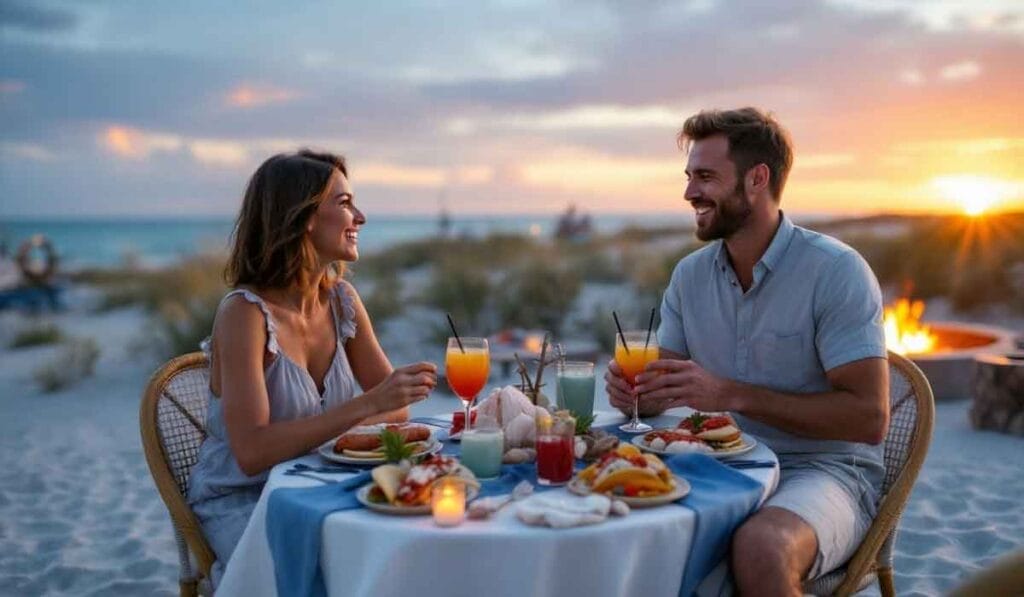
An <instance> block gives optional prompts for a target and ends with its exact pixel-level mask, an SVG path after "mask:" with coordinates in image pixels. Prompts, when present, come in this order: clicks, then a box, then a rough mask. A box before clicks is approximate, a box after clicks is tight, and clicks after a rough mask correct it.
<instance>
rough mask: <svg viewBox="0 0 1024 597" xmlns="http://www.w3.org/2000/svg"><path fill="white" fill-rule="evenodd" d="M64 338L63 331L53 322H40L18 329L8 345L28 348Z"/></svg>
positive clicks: (14, 347) (13, 347)
mask: <svg viewBox="0 0 1024 597" xmlns="http://www.w3.org/2000/svg"><path fill="white" fill-rule="evenodd" d="M63 339H64V332H63V331H62V330H61V329H60V327H58V326H57V325H55V324H53V323H40V324H36V325H31V326H29V327H27V328H24V329H22V330H20V331H18V333H17V334H15V336H14V339H12V340H11V343H10V344H9V347H10V348H12V349H18V348H29V347H32V346H44V345H47V344H56V343H57V342H60V341H61V340H63Z"/></svg>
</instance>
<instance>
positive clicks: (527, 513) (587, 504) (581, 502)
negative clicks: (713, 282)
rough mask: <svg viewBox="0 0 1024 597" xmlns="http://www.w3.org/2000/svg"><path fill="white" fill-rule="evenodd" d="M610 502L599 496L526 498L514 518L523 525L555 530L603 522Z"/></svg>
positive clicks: (606, 516)
mask: <svg viewBox="0 0 1024 597" xmlns="http://www.w3.org/2000/svg"><path fill="white" fill-rule="evenodd" d="M611 508H612V501H611V500H610V499H608V498H607V497H605V496H603V495H600V494H596V493H595V494H591V495H588V496H586V497H579V496H571V495H570V496H567V495H537V496H532V497H529V498H527V499H526V500H525V501H524V502H523V503H521V504H519V507H518V508H517V509H516V517H517V518H519V520H521V521H523V522H524V523H526V524H529V525H534V526H547V527H551V528H554V529H564V528H569V527H578V526H585V525H588V524H597V523H599V522H604V520H605V519H606V518H608V514H609V513H610V512H611Z"/></svg>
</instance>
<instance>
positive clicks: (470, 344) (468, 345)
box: [444, 338, 491, 429]
mask: <svg viewBox="0 0 1024 597" xmlns="http://www.w3.org/2000/svg"><path fill="white" fill-rule="evenodd" d="M460 340H461V343H460V342H459V341H460ZM444 366H445V377H447V378H448V386H449V387H450V388H451V389H452V392H454V393H455V395H456V396H458V397H459V398H461V399H462V401H463V403H465V405H466V421H467V422H471V419H472V417H471V416H470V406H471V405H472V404H473V400H474V399H475V398H476V395H477V394H479V393H480V390H482V389H484V386H485V385H486V384H487V376H488V374H489V373H490V371H491V353H490V351H489V350H488V346H487V339H486V338H459V339H458V340H457V339H455V338H448V350H447V352H446V353H445V359H444ZM469 427H470V425H469V423H467V424H466V429H469Z"/></svg>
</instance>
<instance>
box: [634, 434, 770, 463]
mask: <svg viewBox="0 0 1024 597" xmlns="http://www.w3.org/2000/svg"><path fill="white" fill-rule="evenodd" d="M655 431H658V430H657V429H655ZM740 438H741V439H742V440H743V445H742V446H737V447H735V448H732V449H731V450H712V451H711V452H700V451H697V450H693V451H692V452H666V451H665V450H655V449H654V448H652V447H650V446H648V445H647V443H646V442H645V441H644V436H642V435H638V436H636V437H634V438H633V439H632V440H630V442H631V443H632V444H633V445H634V446H636V447H638V448H640V449H641V450H645V451H647V452H650V453H651V454H657V455H659V456H675V455H676V454H704V455H705V456H710V457H712V458H719V459H723V458H732V457H733V456H739V455H740V454H746V453H747V452H749V451H751V450H753V449H754V448H756V447H757V440H756V439H754V438H753V436H750V435H747V434H746V433H741V434H740Z"/></svg>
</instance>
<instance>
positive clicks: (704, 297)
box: [605, 108, 889, 595]
mask: <svg viewBox="0 0 1024 597" xmlns="http://www.w3.org/2000/svg"><path fill="white" fill-rule="evenodd" d="M679 143H680V146H681V147H682V148H683V149H685V150H686V151H687V153H688V161H687V166H686V175H687V178H688V182H687V185H686V193H685V198H686V200H687V201H688V202H689V203H690V205H691V206H692V207H693V209H694V212H695V214H696V220H697V237H698V238H700V239H701V240H705V241H713V242H710V243H708V244H707V245H706V246H705V247H703V248H701V249H700V250H698V251H696V252H694V253H692V254H690V255H688V256H687V257H685V258H683V259H682V260H681V261H680V262H679V264H678V265H677V266H676V268H675V271H674V272H673V274H672V280H671V282H670V284H669V287H668V289H667V290H666V291H665V296H664V299H663V301H662V306H661V318H662V321H661V327H660V328H659V329H658V339H659V341H660V343H661V359H660V360H658V361H656V362H654V363H651V364H650V365H649V366H648V372H647V373H644V374H641V375H640V376H638V384H637V386H636V388H635V391H636V392H638V393H639V394H640V400H639V404H640V411H641V414H645V415H650V414H655V413H659V412H661V411H663V410H665V409H666V408H672V407H679V406H689V407H692V408H695V409H697V410H701V411H731V412H732V413H733V414H734V415H735V417H736V420H737V422H739V423H740V425H741V426H742V427H743V428H744V429H745V430H746V431H749V432H750V433H752V434H754V435H756V436H757V437H759V438H761V439H762V440H763V441H764V442H765V443H766V444H768V446H769V447H771V448H772V449H773V450H774V451H775V452H776V453H777V454H778V455H779V461H780V464H781V467H782V475H781V480H780V483H779V487H778V489H777V491H776V492H775V494H773V495H772V496H771V497H770V498H769V499H768V501H767V502H766V503H765V504H764V506H763V507H762V508H761V509H760V510H758V511H757V512H756V513H755V514H754V515H753V516H751V517H750V518H749V519H748V520H747V521H746V522H745V523H744V524H743V525H742V526H741V527H740V528H739V530H738V531H737V532H736V534H735V535H734V537H733V544H732V568H733V573H734V576H735V579H736V583H737V585H738V588H739V590H740V592H741V593H743V594H759V595H798V594H800V593H801V591H800V584H801V581H802V580H803V579H806V578H813V577H816V576H818V575H820V574H823V573H825V572H828V571H830V570H832V569H833V568H836V567H837V566H839V565H841V564H842V563H843V562H844V561H846V559H848V558H849V556H850V555H851V554H852V553H853V551H854V549H855V548H856V547H857V545H858V544H859V542H860V540H861V538H862V537H863V535H864V533H865V531H866V530H867V528H868V526H869V524H870V522H871V519H872V517H873V516H874V513H875V501H876V499H877V497H878V488H879V487H880V486H881V481H882V477H883V474H884V469H883V463H882V447H881V445H880V444H881V442H882V440H883V438H884V437H885V432H886V429H887V427H888V419H889V399H888V386H889V384H888V368H887V366H886V360H885V358H886V350H885V338H884V334H883V331H882V297H881V292H880V291H879V288H878V282H877V280H876V279H875V277H874V275H873V274H872V272H871V270H870V268H869V267H868V265H867V263H865V261H864V260H863V259H862V258H861V257H860V255H858V254H857V252H856V251H854V250H853V249H851V248H850V247H848V246H846V245H844V244H842V243H841V242H839V241H837V240H835V239H832V238H829V237H827V236H824V235H821V234H818V233H815V232H811V231H809V230H805V229H803V228H800V227H799V226H795V225H794V224H793V223H792V222H791V221H790V220H789V218H787V217H786V216H785V214H783V212H782V211H781V209H780V207H779V205H780V200H781V197H782V191H783V188H784V187H785V183H786V177H787V175H788V174H789V170H790V167H791V166H792V163H793V151H792V145H791V142H790V139H789V135H788V134H787V133H786V131H785V130H784V129H783V128H782V127H781V126H780V125H779V123H778V122H776V121H775V120H774V119H773V118H772V117H771V116H769V115H767V114H764V113H763V112H761V111H759V110H757V109H755V108H743V109H739V110H726V111H706V112H701V113H699V114H697V115H695V116H692V117H690V118H689V119H687V121H686V123H685V124H684V125H683V130H682V131H681V132H680V134H679ZM605 379H606V381H607V388H608V394H609V397H610V399H611V402H612V404H614V405H615V406H617V407H618V408H620V409H622V410H623V411H625V412H631V410H632V406H633V399H632V393H631V392H632V391H634V390H631V389H630V387H629V385H628V384H627V383H626V381H625V379H623V377H622V371H621V369H620V368H619V367H618V365H617V364H616V363H615V362H614V361H613V362H612V363H611V364H610V365H609V369H608V373H607V374H606V375H605Z"/></svg>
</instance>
